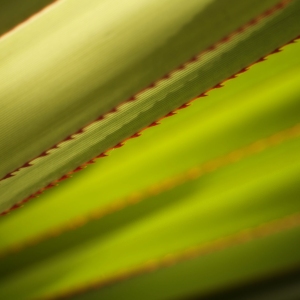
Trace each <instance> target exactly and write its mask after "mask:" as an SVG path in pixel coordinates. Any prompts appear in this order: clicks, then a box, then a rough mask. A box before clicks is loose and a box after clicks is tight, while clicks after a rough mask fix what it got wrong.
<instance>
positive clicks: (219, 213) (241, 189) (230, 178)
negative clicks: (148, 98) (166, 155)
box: [0, 128, 300, 299]
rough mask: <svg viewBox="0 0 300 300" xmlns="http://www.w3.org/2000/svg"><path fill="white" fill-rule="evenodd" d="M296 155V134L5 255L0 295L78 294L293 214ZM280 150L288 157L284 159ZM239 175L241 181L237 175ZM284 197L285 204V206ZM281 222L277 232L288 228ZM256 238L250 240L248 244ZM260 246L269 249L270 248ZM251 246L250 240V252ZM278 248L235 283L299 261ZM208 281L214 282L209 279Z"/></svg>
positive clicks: (284, 248)
mask: <svg viewBox="0 0 300 300" xmlns="http://www.w3.org/2000/svg"><path fill="white" fill-rule="evenodd" d="M298 131H299V128H298ZM299 150H300V137H298V138H296V137H295V138H292V139H289V140H286V141H284V142H281V143H280V144H278V145H276V143H275V145H273V146H272V147H270V148H267V149H265V150H264V151H261V152H259V153H256V151H254V153H253V154H252V155H250V156H248V157H245V158H243V159H240V160H239V161H238V162H237V163H234V162H233V163H231V164H229V165H227V166H225V167H223V168H219V169H216V170H215V171H212V172H209V173H208V174H204V175H203V176H199V177H198V178H196V179H194V180H189V181H187V182H186V183H183V184H181V185H178V186H177V187H175V188H173V189H172V190H170V191H166V192H164V193H161V194H159V195H157V196H155V195H154V196H150V197H149V198H148V199H146V200H145V201H141V202H140V203H138V204H136V205H132V206H128V207H127V208H125V209H123V210H120V211H119V212H115V213H112V214H108V215H107V216H105V217H103V218H100V219H98V220H96V221H95V222H94V224H92V223H89V224H88V225H86V226H83V227H81V228H80V229H77V230H75V232H73V231H69V232H66V233H65V234H63V235H61V236H58V237H57V238H55V237H54V238H53V239H52V240H47V241H46V242H42V243H38V244H37V245H33V246H32V247H30V248H28V249H27V251H21V252H18V253H16V254H11V255H10V257H7V256H6V257H4V258H3V260H2V261H1V266H2V267H1V270H2V271H1V276H2V278H1V284H0V291H1V292H0V293H2V294H0V295H1V296H2V297H10V298H19V299H22V297H23V296H24V295H26V296H27V297H28V298H30V297H33V296H34V297H39V296H41V295H43V294H48V293H51V294H56V293H60V292H64V291H65V290H68V289H72V288H75V289H77V288H78V287H80V286H81V285H85V284H86V283H90V282H94V281H95V280H96V281H100V282H101V281H103V280H107V278H108V279H109V278H110V277H114V276H115V275H116V274H118V273H119V272H120V271H121V272H124V270H125V273H127V272H130V270H131V269H135V268H136V267H137V266H138V267H139V266H140V265H142V266H144V264H146V263H148V262H149V261H153V260H154V261H155V260H158V261H159V260H160V259H162V258H163V257H164V256H166V255H168V254H173V253H175V256H176V253H178V252H179V253H181V252H182V251H185V250H186V249H189V248H191V247H194V246H197V245H205V244H206V243H210V241H212V242H213V241H214V240H218V239H220V238H223V237H226V236H230V235H234V234H236V233H237V232H240V231H243V230H245V229H248V228H250V229H251V228H253V227H257V226H260V224H262V223H266V222H270V221H272V220H276V219H282V218H285V217H286V216H289V215H291V214H294V213H295V212H299V211H300V204H299V201H298V198H297V197H295V195H298V194H299V192H300V190H299V185H298V177H299V170H300V161H299V159H298V153H299ZM283 152H287V153H289V155H287V156H284V157H283V156H282V153H283ZM274 161H276V162H277V163H276V164H274ZM240 170H243V172H244V173H243V174H244V176H240ZM258 170H259V172H258ZM216 187H218V188H216ZM283 197H287V198H288V199H289V201H285V202H283V201H282V199H283ZM297 219H298V220H299V216H298V217H297ZM297 219H296V220H297ZM284 224H285V223H283V226H284V227H283V229H281V230H280V231H282V230H284V229H288V228H289V226H287V227H286V226H285V225H284ZM292 225H293V223H292ZM299 225H300V222H298V223H297V222H296V223H295V226H296V227H297V226H299ZM272 227H274V226H272ZM272 227H271V228H272ZM293 227H294V225H293ZM275 228H276V226H275ZM294 231H296V232H297V233H298V230H292V232H294ZM263 232H267V236H268V235H272V234H275V235H276V234H278V233H277V231H276V230H275V233H272V230H271V231H270V232H269V231H268V230H267V231H266V230H263ZM295 234H296V233H293V234H292V237H293V238H295ZM282 235H283V236H284V237H286V238H288V239H290V238H289V236H290V232H289V231H288V230H287V232H286V233H284V234H280V235H279V236H282ZM258 237H260V235H258ZM284 237H283V238H282V239H283V240H284V239H285V238H284ZM256 239H257V237H256V236H255V238H254V244H255V243H256V242H255V241H256ZM274 239H275V240H277V238H276V237H275V238H274ZM271 240H272V238H271ZM242 241H244V239H242ZM267 241H268V239H267ZM257 243H258V244H259V243H260V242H259V241H258V242H257ZM266 243H267V244H268V247H269V246H270V244H271V245H272V243H270V244H269V243H268V242H266ZM276 243H277V242H276ZM52 247H54V248H52ZM253 247H254V246H253V245H252V244H251V243H249V248H250V249H252V248H253ZM246 248H247V247H246ZM221 249H222V248H221ZM267 249H268V248H267ZM246 251H249V250H246ZM267 251H268V252H269V250H267ZM281 251H287V252H286V253H285V255H284V256H283V255H281V256H282V258H281V259H277V262H276V264H273V265H272V266H270V264H269V263H266V264H264V265H263V266H262V267H259V268H258V267H256V268H258V269H254V271H253V270H252V271H251V272H250V271H249V272H246V271H245V269H243V268H241V269H239V268H237V269H236V270H235V271H234V272H233V274H232V276H233V278H239V277H240V276H244V277H241V279H247V278H249V276H250V277H251V276H258V275H262V274H264V273H268V272H271V271H272V270H273V269H280V268H282V267H286V266H287V265H288V266H289V265H292V264H295V263H299V262H300V259H299V256H298V255H295V253H297V251H296V250H295V249H293V248H291V247H289V246H286V245H284V244H283V246H282V250H277V251H276V257H277V256H279V255H280V253H281ZM121 253H122V254H124V255H120V254H121ZM33 258H35V259H34V260H33ZM95 263H96V264H97V266H98V267H96V268H95ZM58 270H60V271H59V273H60V276H58ZM75 270H76V271H75ZM126 270H128V271H126ZM246 270H247V269H246ZM200 271H201V272H202V270H201V269H199V272H200ZM122 278H123V277H122ZM179 278H181V277H179ZM179 278H178V280H179ZM195 278H196V277H195ZM225 279H226V278H225ZM225 279H223V280H225ZM232 280H233V279H232ZM194 283H195V282H194ZM207 284H208V285H213V284H215V277H211V281H210V282H208V283H207ZM194 288H195V287H194ZM191 291H193V290H189V292H191ZM167 292H169V293H172V289H170V290H167V289H166V291H165V293H167ZM185 292H186V291H185ZM99 293H100V295H101V293H102V292H101V291H100V292H99ZM129 298H130V297H129ZM129 298H128V299H129ZM156 298H158V299H159V296H158V297H156ZM125 299H126V298H125Z"/></svg>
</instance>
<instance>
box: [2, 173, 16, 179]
mask: <svg viewBox="0 0 300 300" xmlns="http://www.w3.org/2000/svg"><path fill="white" fill-rule="evenodd" d="M13 176H15V175H13V174H12V173H9V174H7V175H5V176H4V177H3V178H2V179H1V180H3V179H7V178H10V177H13Z"/></svg>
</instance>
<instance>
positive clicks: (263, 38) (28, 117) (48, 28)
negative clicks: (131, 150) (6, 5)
mask: <svg viewBox="0 0 300 300" xmlns="http://www.w3.org/2000/svg"><path fill="white" fill-rule="evenodd" d="M122 3H123V2H122ZM220 3H221V2H219V1H203V2H199V1H191V2H189V5H186V4H185V5H184V6H183V7H181V6H182V2H181V1H175V2H174V1H172V5H170V3H169V2H167V1H166V2H163V3H162V2H161V1H155V2H153V1H151V2H143V3H140V2H139V1H134V0H132V6H130V5H129V3H126V4H123V6H124V5H125V8H124V9H122V8H123V6H122V5H121V3H119V6H114V5H113V6H111V5H108V2H107V1H103V2H100V3H99V2H98V1H90V2H89V3H88V5H86V6H84V8H82V3H81V1H79V0H78V1H64V2H61V3H59V4H58V5H56V6H55V7H54V8H53V9H51V10H50V11H48V12H47V13H44V14H41V16H40V17H39V18H37V19H36V20H35V21H34V22H31V23H30V24H28V25H27V26H26V27H24V28H23V29H22V30H19V31H18V32H16V33H15V34H14V35H12V36H10V37H8V38H6V39H4V40H2V41H1V43H0V48H1V49H2V50H1V53H2V54H1V57H0V61H2V62H3V67H2V69H1V74H2V75H1V76H3V78H4V77H5V78H6V81H5V82H4V83H5V84H4V85H3V86H2V87H1V89H0V93H1V97H2V98H3V99H4V101H5V103H4V108H5V109H4V110H2V114H3V117H2V118H1V119H2V123H3V124H0V125H1V127H3V128H4V130H3V131H2V135H1V140H2V141H3V145H4V146H3V147H2V148H1V150H2V151H1V153H0V155H1V156H3V157H7V156H8V155H11V159H9V160H4V162H3V164H1V169H0V174H2V176H7V175H8V177H10V176H11V175H13V174H10V173H9V172H13V171H14V170H15V168H18V167H21V166H26V165H27V164H28V160H30V159H32V158H34V157H35V156H38V155H41V152H43V151H46V150H47V149H49V147H51V146H53V145H54V144H56V143H58V142H60V141H62V140H63V139H65V138H66V137H67V136H68V135H70V134H72V133H75V132H76V131H77V130H78V129H80V128H81V127H82V126H85V125H87V123H90V122H91V121H93V120H95V119H96V118H97V117H99V116H101V115H103V114H104V113H106V112H107V111H109V110H110V109H111V108H113V107H115V106H116V105H117V104H119V103H121V102H124V101H125V100H126V99H128V98H130V97H131V96H132V95H133V94H134V93H136V92H137V91H139V90H140V89H141V88H143V87H145V86H147V85H149V84H150V83H151V82H153V80H157V79H159V78H160V77H161V76H162V75H164V74H166V72H169V71H171V70H172V69H174V68H175V67H176V66H178V65H179V64H181V63H183V62H186V61H187V60H188V59H189V58H190V57H192V56H194V55H195V54H199V53H202V54H199V56H198V57H197V60H196V61H194V62H193V61H192V62H189V63H187V64H186V65H185V68H184V69H183V70H179V71H178V72H175V73H173V75H172V76H171V77H170V78H169V79H165V80H162V81H160V82H159V83H158V84H157V85H156V86H155V87H154V88H151V89H148V90H146V91H144V92H142V93H140V94H138V96H137V99H136V100H135V101H132V102H130V103H126V104H124V105H122V106H121V107H120V109H119V110H118V112H117V113H111V114H109V115H107V117H106V118H105V119H104V120H102V121H99V122H95V123H92V125H90V126H88V127H86V128H85V129H84V132H83V133H82V134H78V135H74V137H73V138H71V139H67V140H66V141H65V142H63V143H61V144H59V146H58V148H54V149H53V150H50V154H49V155H47V156H44V154H45V153H44V154H43V155H42V156H41V157H40V158H38V159H36V160H34V161H33V162H32V164H33V166H32V167H27V168H22V169H21V170H20V171H17V172H16V174H15V176H13V177H10V178H7V179H6V180H5V181H4V182H3V184H2V185H1V189H2V190H1V193H2V199H1V206H0V209H1V210H2V211H5V210H7V209H9V208H10V207H12V206H13V205H14V204H16V203H18V202H20V201H22V200H24V199H26V198H27V197H30V195H32V194H34V193H35V192H37V191H38V190H40V189H42V188H44V187H45V186H47V185H48V184H50V183H51V182H53V181H55V180H58V179H59V178H60V177H62V176H63V175H65V174H66V173H68V172H70V171H72V170H73V169H75V168H76V167H78V166H79V165H81V164H83V163H85V162H86V161H88V160H90V159H92V158H93V157H95V156H96V155H98V154H99V153H102V152H104V151H106V150H108V149H110V148H111V147H114V146H115V145H117V144H118V143H119V142H120V141H122V140H124V139H126V138H128V137H129V136H131V135H132V134H134V133H136V132H137V131H139V130H141V129H143V128H144V127H145V126H147V125H149V124H151V123H152V122H153V121H154V120H157V119H158V118H161V117H162V116H164V115H166V114H167V113H169V112H170V111H172V110H174V109H176V108H178V107H179V106H180V105H182V104H184V103H185V102H187V101H188V100H190V99H191V98H193V97H196V96H197V95H198V94H201V93H203V92H205V91H207V90H208V89H210V88H212V87H213V86H215V85H216V84H217V83H219V82H221V81H223V80H225V79H226V78H228V77H230V76H232V75H233V74H235V73H237V72H239V71H240V70H241V69H242V68H244V67H246V66H248V65H249V64H251V63H253V62H255V61H256V60H258V59H260V58H261V57H263V56H265V55H267V54H268V53H270V52H271V51H273V50H274V49H276V48H278V47H280V46H282V45H283V44H285V43H287V42H288V41H290V40H291V39H293V38H295V37H296V36H297V35H298V33H299V29H300V28H299V27H300V24H299V22H298V21H297V20H298V14H299V10H300V5H299V3H298V2H297V1H294V2H292V3H291V4H290V5H287V6H284V4H282V3H280V4H279V5H278V1H266V2H263V4H260V3H261V2H260V1H258V2H257V5H253V1H244V2H242V3H241V4H238V5H236V4H235V5H234V6H232V5H230V4H231V1H230V0H227V1H226V2H225V1H222V4H220ZM274 3H276V6H273V7H272V6H271V4H273V5H274ZM283 3H285V2H283ZM115 5H117V3H116V4H115ZM116 7H118V9H116ZM179 7H180V9H179ZM223 7H224V9H226V7H227V8H228V7H230V10H229V9H228V12H229V11H230V15H227V14H224V13H223ZM232 7H234V9H232ZM269 7H271V9H270V10H266V8H269ZM112 9H116V11H115V12H114V14H113V17H111V13H110V12H111V10H112ZM67 12H68V14H67ZM166 12H168V18H164V17H163V16H165V14H166ZM221 12H222V13H221ZM99 14H100V15H99ZM120 14H121V15H122V18H121V19H120ZM159 14H161V15H159ZM154 15H155V20H158V21H155V23H153V16H154ZM100 16H103V17H102V18H101V17H100ZM108 16H110V17H108ZM212 16H213V18H212ZM253 18H254V22H252V21H251V22H250V23H247V22H249V20H251V19H253ZM255 18H256V19H255ZM87 20H89V22H87ZM116 20H118V21H116ZM151 20H152V22H151ZM228 20H230V22H228ZM120 22H122V23H121V24H122V26H121V25H120ZM137 23H138V24H139V26H137V25H136V24H137ZM62 24H64V25H62ZM201 24H203V26H201ZM216 26H217V27H218V30H213V31H212V32H213V33H211V32H210V31H209V28H212V29H214V28H215V27H216ZM241 26H244V27H242V30H240V28H241ZM76 28H80V30H79V31H78V33H77V30H75V29H76ZM108 30H109V32H110V34H111V35H109V34H108ZM232 30H238V31H236V32H235V34H234V36H233V38H228V39H227V38H225V40H220V38H222V37H224V35H225V36H226V35H228V34H229V33H230V37H231V36H232V33H231V32H232ZM50 32H51V34H50ZM70 32H73V34H69V33H70ZM142 32H143V34H142ZM273 32H276V34H272V33H273ZM75 33H76V34H75ZM32 36H35V38H34V39H32ZM92 37H93V38H92ZM96 37H97V38H96ZM200 37H201V38H200ZM91 39H92V40H91ZM154 40H155V43H154ZM227 40H228V41H227ZM91 41H92V42H91ZM125 41H126V42H125ZM20 44H22V45H24V47H22V48H20ZM258 44H259V45H260V46H259V47H257V46H256V45H258ZM124 45H126V47H125V46H124ZM180 45H184V48H182V46H180ZM212 45H215V49H214V50H211V51H209V52H206V53H203V51H204V50H205V49H207V47H208V46H212ZM49 49H51V52H50V51H49ZM249 49H251V50H250V51H249ZM46 53H47V55H46ZM99 53H101V57H102V59H99ZM133 53H134V54H133ZM171 53H172V55H171ZM161 60H163V61H164V62H163V63H161ZM29 65H30V68H29ZM20 66H22V70H20ZM150 66H151V67H150ZM225 66H226V67H225ZM142 69H143V70H147V72H142ZM220 70H221V71H220ZM16 72H17V73H16ZM28 72H29V73H30V75H29V74H27V73H28ZM70 74H72V76H70ZM103 74H105V76H103ZM141 74H142V75H141ZM62 82H63V85H62V84H61V83H62ZM116 83H117V88H116ZM16 85H17V86H18V89H15V86H16ZM101 99H105V101H104V100H101ZM20 108H22V109H20ZM70 116H72V117H70ZM21 128H22V129H21ZM20 148H21V149H22V151H19V149H20ZM54 161H55V163H53V162H54ZM2 191H3V192H2Z"/></svg>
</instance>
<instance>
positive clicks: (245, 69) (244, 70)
mask: <svg viewBox="0 0 300 300" xmlns="http://www.w3.org/2000/svg"><path fill="white" fill-rule="evenodd" d="M246 71H248V68H243V69H241V70H240V71H239V72H238V73H237V74H241V73H244V72H246Z"/></svg>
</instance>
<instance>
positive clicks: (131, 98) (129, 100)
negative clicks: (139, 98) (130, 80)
mask: <svg viewBox="0 0 300 300" xmlns="http://www.w3.org/2000/svg"><path fill="white" fill-rule="evenodd" d="M134 100H136V97H135V96H132V97H130V98H129V99H127V101H128V102H131V101H134Z"/></svg>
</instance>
